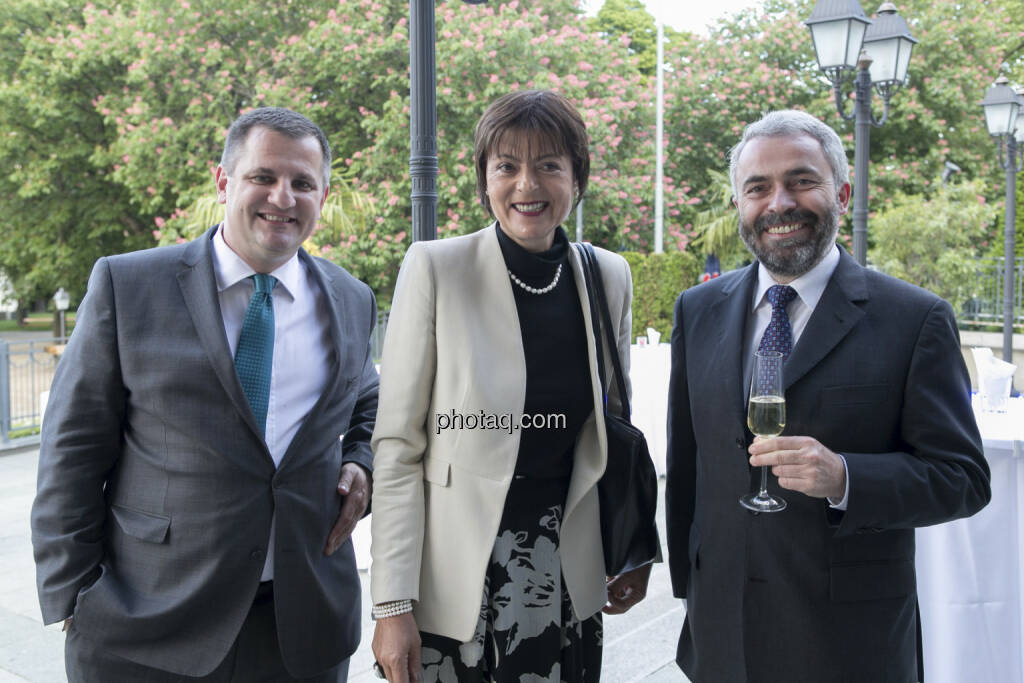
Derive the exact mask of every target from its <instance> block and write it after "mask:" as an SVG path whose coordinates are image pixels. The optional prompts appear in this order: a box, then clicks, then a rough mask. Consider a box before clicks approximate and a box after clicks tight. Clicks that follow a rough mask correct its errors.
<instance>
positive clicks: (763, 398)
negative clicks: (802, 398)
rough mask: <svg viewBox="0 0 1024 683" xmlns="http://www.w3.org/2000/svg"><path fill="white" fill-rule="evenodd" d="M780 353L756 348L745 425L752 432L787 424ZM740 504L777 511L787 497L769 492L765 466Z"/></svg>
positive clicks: (765, 433)
mask: <svg viewBox="0 0 1024 683" xmlns="http://www.w3.org/2000/svg"><path fill="white" fill-rule="evenodd" d="M782 362H783V356H782V354H781V353H779V352H778V351H758V352H757V353H756V354H755V355H754V371H753V372H752V373H751V375H750V402H749V403H748V404H747V427H749V428H750V431H751V432H752V433H753V434H754V436H760V437H764V438H768V437H773V436H778V435H779V434H781V433H782V430H783V428H785V426H786V398H785V396H784V395H783V391H782V387H783V384H782ZM740 505H742V506H743V507H745V508H747V509H748V510H753V511H755V512H778V511H779V510H784V509H786V501H784V500H783V499H782V498H779V497H778V496H773V495H771V494H769V493H768V467H762V468H761V489H760V490H759V491H758V492H757V493H748V494H747V495H745V496H743V497H742V498H740Z"/></svg>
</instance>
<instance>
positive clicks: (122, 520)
mask: <svg viewBox="0 0 1024 683" xmlns="http://www.w3.org/2000/svg"><path fill="white" fill-rule="evenodd" d="M110 512H111V514H112V515H113V517H114V521H116V522H117V525H118V526H119V527H121V531H123V532H125V533H126V534H128V535H129V536H132V537H134V538H137V539H139V540H140V541H146V542H147V543H163V542H164V540H165V539H166V538H167V530H168V528H170V526H171V518H170V517H163V516H161V515H154V514H152V513H150V512H143V511H142V510H134V509H132V508H127V507H124V506H123V505H117V504H116V503H115V504H114V505H111V506H110Z"/></svg>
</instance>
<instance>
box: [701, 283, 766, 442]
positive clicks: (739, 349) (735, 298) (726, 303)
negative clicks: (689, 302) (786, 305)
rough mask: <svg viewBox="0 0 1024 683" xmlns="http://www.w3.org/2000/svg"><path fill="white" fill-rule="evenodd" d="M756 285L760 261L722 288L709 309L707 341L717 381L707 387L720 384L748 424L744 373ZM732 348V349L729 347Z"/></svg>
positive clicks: (729, 405)
mask: <svg viewBox="0 0 1024 683" xmlns="http://www.w3.org/2000/svg"><path fill="white" fill-rule="evenodd" d="M756 284H757V263H754V264H753V265H750V266H748V267H747V268H746V270H745V271H744V272H743V273H742V275H740V277H738V278H736V279H735V280H734V281H733V282H731V283H729V284H727V285H726V286H725V287H723V288H722V291H721V298H719V300H718V301H716V302H715V303H714V304H713V305H712V308H711V311H710V316H711V317H710V319H709V324H708V340H709V341H710V342H711V357H712V363H711V367H712V368H713V369H712V371H711V372H712V373H713V376H714V377H716V378H717V380H716V381H715V382H714V383H712V384H708V385H706V386H721V387H722V388H723V389H722V390H723V391H724V395H725V400H726V406H727V407H728V408H729V410H731V411H735V412H736V413H737V414H738V415H740V417H741V420H742V421H743V422H744V423H746V414H747V405H746V404H747V392H748V391H749V389H750V387H749V386H748V384H749V382H748V380H747V378H746V377H744V376H743V367H744V358H743V354H744V353H746V342H745V340H746V338H747V336H746V330H747V321H748V320H749V319H750V300H751V297H753V295H754V286H755V285H756ZM728 349H731V350H728Z"/></svg>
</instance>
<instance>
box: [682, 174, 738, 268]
mask: <svg viewBox="0 0 1024 683" xmlns="http://www.w3.org/2000/svg"><path fill="white" fill-rule="evenodd" d="M708 177H709V178H710V181H711V188H712V189H711V192H710V193H709V198H708V201H707V202H704V203H703V204H701V206H704V207H706V208H704V209H703V210H702V211H701V212H700V213H698V214H697V217H696V219H694V221H693V228H694V231H695V232H696V234H697V237H696V238H695V239H694V240H693V249H694V250H696V251H697V252H698V253H701V254H715V255H716V256H718V260H719V262H720V263H721V264H722V269H723V270H732V269H733V268H738V267H739V266H740V265H741V264H743V263H745V262H748V261H749V260H750V252H749V251H747V247H746V245H745V244H743V240H742V239H740V233H739V225H738V223H737V221H738V216H737V213H736V207H735V206H733V203H732V184H731V183H730V182H729V172H728V171H718V170H711V171H708Z"/></svg>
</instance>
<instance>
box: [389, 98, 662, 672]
mask: <svg viewBox="0 0 1024 683" xmlns="http://www.w3.org/2000/svg"><path fill="white" fill-rule="evenodd" d="M531 107H532V109H531ZM537 108H540V109H541V112H540V118H541V126H540V127H539V128H538V126H537V125H536V124H535V123H531V122H529V121H532V120H531V119H529V118H528V117H527V121H528V122H527V123H524V116H527V114H529V113H530V112H532V111H533V110H536V109H537ZM524 110H525V111H526V112H527V114H524ZM544 115H547V117H548V119H547V120H550V119H555V120H556V121H559V122H564V121H566V120H568V123H567V124H565V125H563V126H562V127H565V126H568V128H569V131H568V139H566V135H567V134H566V131H565V130H555V131H551V130H547V129H545V127H544V123H545V119H544ZM534 118H537V115H536V113H534ZM509 120H511V123H509ZM524 129H525V130H524ZM575 131H578V132H579V133H582V143H583V144H582V146H581V145H580V144H578V143H579V140H573V133H574V132H575ZM575 137H579V134H578V133H577V134H576V136H575ZM509 145H511V147H509ZM553 147H554V149H552V148H553ZM559 147H561V149H559ZM580 149H582V150H583V151H582V152H581V153H580V154H582V155H585V154H586V137H585V132H584V129H583V124H582V120H580V119H579V116H578V114H577V113H576V111H575V109H573V108H572V106H571V105H569V104H568V102H566V101H565V100H564V99H563V98H561V97H560V96H558V95H555V94H553V93H549V92H525V93H524V92H520V93H514V94H512V95H509V96H505V97H504V98H501V99H500V100H498V101H497V102H495V103H494V104H493V105H491V107H490V108H489V109H488V112H487V113H485V114H484V117H483V118H482V119H481V121H480V123H479V124H478V127H477V163H478V174H480V175H481V176H483V177H484V178H485V180H484V182H483V184H482V189H481V199H482V200H483V201H484V204H485V206H486V207H487V208H488V209H489V210H490V211H491V212H492V215H495V217H496V218H497V219H498V222H496V223H495V224H492V225H491V226H489V227H487V228H485V229H483V230H481V231H479V232H476V233H473V234H470V235H465V236H461V237H455V238H451V239H445V240H439V241H433V242H417V243H415V244H413V245H412V246H411V247H410V248H409V250H408V253H407V254H406V257H405V261H404V263H403V264H402V268H401V271H400V273H399V276H398V282H397V284H396V288H395V296H394V300H393V303H392V308H391V313H390V317H389V321H388V330H387V335H386V338H385V342H384V353H383V358H382V362H381V377H380V401H379V409H378V414H377V423H376V428H375V431H374V435H373V440H372V446H373V451H374V488H373V505H372V509H373V515H372V556H373V565H372V569H371V592H372V596H373V601H374V605H375V607H374V616H375V618H376V619H377V632H376V634H375V636H374V652H375V655H376V657H377V661H378V662H379V665H380V667H381V668H382V669H383V671H384V672H385V673H386V674H387V677H388V679H389V680H391V681H404V680H418V674H419V672H420V671H421V666H422V671H423V673H424V674H425V675H426V680H439V681H446V680H459V681H461V680H466V679H468V678H470V674H469V673H467V671H464V670H462V669H460V668H459V667H461V666H464V665H467V664H470V665H474V666H475V667H476V668H475V669H474V668H472V667H471V669H472V671H473V672H474V673H473V674H472V677H473V679H474V680H481V681H492V680H493V681H499V680H506V679H507V680H516V681H518V680H519V674H521V673H527V671H525V670H521V669H522V667H523V666H524V665H523V664H522V663H521V660H520V663H518V664H516V663H511V662H515V661H516V660H515V659H514V658H512V657H511V655H510V656H508V657H506V658H504V659H503V660H499V661H497V662H495V661H492V660H489V661H487V662H483V661H481V662H476V661H475V660H474V661H470V660H472V659H473V658H472V656H470V655H469V654H467V650H465V649H463V650H461V653H462V654H461V656H459V657H457V656H455V655H454V654H452V656H451V657H449V658H448V660H456V661H454V662H453V661H446V660H445V658H444V648H443V647H441V646H439V645H436V644H435V643H434V640H435V639H434V638H433V636H440V637H441V639H442V640H443V639H450V640H451V641H452V642H454V643H455V644H456V645H457V644H470V643H472V642H474V641H475V642H476V643H477V645H478V646H481V647H477V649H476V651H477V654H480V652H481V651H482V649H485V650H488V651H490V650H492V649H497V648H495V647H494V646H493V643H491V645H492V647H490V648H487V647H482V646H483V645H484V640H485V639H487V638H492V637H500V636H493V633H492V631H494V632H496V631H498V630H500V629H501V628H504V627H507V626H508V624H505V625H504V626H502V625H501V624H497V623H493V622H496V621H501V618H500V616H499V617H498V618H496V617H495V614H494V612H493V610H490V609H489V608H488V606H487V604H486V603H485V604H484V605H483V606H482V604H481V596H482V595H485V598H486V594H485V583H489V582H490V583H493V579H488V578H487V577H488V573H489V571H490V570H489V562H493V558H492V551H494V549H495V547H496V538H497V537H498V534H499V524H500V523H501V522H502V519H503V512H504V511H505V509H506V503H508V502H510V501H508V500H507V498H508V496H509V491H510V487H512V485H513V482H514V481H515V480H516V479H522V478H523V477H520V476H519V475H517V474H516V473H517V459H519V458H520V457H521V456H520V439H521V437H522V435H523V430H521V429H517V428H515V425H518V424H519V420H520V419H521V416H522V415H523V410H524V403H526V402H527V387H528V383H527V366H528V363H527V358H526V351H525V350H524V337H523V334H524V331H523V330H522V329H521V328H520V320H521V316H520V313H519V311H518V310H517V299H516V296H519V297H520V298H521V301H520V304H519V305H523V302H524V301H525V302H527V303H530V304H532V302H534V301H541V299H540V298H539V297H538V298H531V297H533V295H546V294H547V293H548V292H549V291H551V290H552V289H553V288H555V287H556V286H557V284H558V282H559V281H560V278H564V279H565V280H564V282H563V287H568V288H570V289H569V290H568V291H569V292H571V293H568V294H567V293H566V292H565V290H563V294H562V296H563V297H565V296H568V297H570V299H571V301H573V302H575V303H576V305H578V306H579V312H580V313H581V314H582V322H583V325H582V327H580V335H581V336H582V334H583V331H585V345H584V344H583V343H581V344H580V346H579V348H566V349H564V350H562V353H563V354H565V357H566V359H568V358H569V357H570V356H574V357H575V358H577V359H580V366H579V367H581V368H583V367H589V378H586V377H585V376H584V379H588V380H589V381H587V385H588V386H587V389H586V391H587V393H586V394H584V396H586V399H585V401H586V403H585V405H584V407H585V408H586V411H585V412H584V413H581V415H586V417H585V418H581V422H582V426H581V427H580V428H579V431H578V432H577V434H576V435H575V446H574V447H573V446H572V442H571V441H570V449H571V474H569V475H568V484H567V488H566V491H567V493H566V494H565V499H564V503H563V507H562V509H561V512H560V529H559V530H557V531H556V537H557V546H558V547H557V551H556V552H557V557H558V558H560V573H561V580H562V586H561V591H560V593H562V594H566V593H567V595H568V599H567V600H566V604H569V603H571V612H572V614H571V615H569V617H568V621H570V622H573V627H574V628H576V627H577V626H578V624H576V622H575V621H574V619H575V620H578V621H579V622H583V621H584V620H587V619H590V618H592V617H594V615H597V614H599V613H600V612H601V610H602V609H605V610H606V611H608V612H611V613H617V612H621V611H625V610H626V609H628V608H629V607H631V606H632V605H633V604H635V602H638V601H639V600H640V599H642V598H643V596H644V592H645V590H646V584H647V578H648V574H649V571H650V567H649V566H648V567H644V568H641V569H639V570H635V571H634V572H632V573H630V574H626V575H623V576H622V577H618V578H615V579H613V580H612V582H611V583H608V580H609V579H610V578H611V577H605V575H604V560H603V555H602V546H601V534H600V529H599V523H598V496H597V482H598V480H599V479H600V477H601V475H602V473H603V471H604V466H605V460H606V443H605V428H604V419H603V409H602V400H603V394H604V392H605V391H608V402H609V410H618V407H619V397H618V395H617V394H616V392H615V389H614V386H613V387H611V388H608V387H605V388H603V389H602V387H600V386H599V381H598V370H597V360H596V351H595V345H594V336H593V327H592V321H591V316H590V306H589V301H588V296H587V289H586V285H585V283H584V278H583V271H582V266H581V264H580V260H579V257H578V254H577V252H576V250H575V249H572V248H568V247H569V246H570V245H568V243H567V240H566V238H565V234H564V231H562V229H561V227H559V224H560V223H561V222H562V221H563V220H564V219H565V216H566V214H567V213H568V211H569V209H571V205H572V202H573V200H574V197H572V196H571V195H569V196H565V197H563V196H562V195H563V194H567V191H568V192H574V193H581V192H582V190H583V189H585V187H586V173H587V170H588V168H589V159H586V160H585V161H586V163H580V160H579V159H577V158H575V157H574V154H573V151H574V150H577V151H578V150H580ZM558 152H561V154H558ZM506 158H507V162H506V161H502V160H504V159H506ZM552 158H554V159H555V160H554V161H552ZM498 166H500V168H498ZM567 180H570V181H571V183H567V182H566V181H567ZM563 204H564V207H563V206H562V205H563ZM544 214H550V217H549V218H547V220H545V218H544ZM548 223H551V225H548ZM499 231H500V232H499ZM513 242H515V244H513ZM538 245H539V246H538ZM559 245H561V246H562V252H561V253H562V254H563V257H562V258H563V262H562V263H563V265H565V266H566V267H565V268H564V270H565V271H566V272H564V273H563V265H559V266H558V270H557V271H556V272H555V275H554V281H553V282H551V283H550V284H549V285H547V287H546V288H544V287H535V288H532V290H531V286H530V285H527V284H525V283H524V282H523V281H521V280H520V281H518V282H517V277H516V274H515V273H514V272H513V271H512V267H511V266H510V262H509V258H510V255H511V254H512V252H511V251H510V250H515V252H516V258H522V257H524V255H525V257H527V258H528V257H529V254H528V253H527V252H530V251H541V250H542V249H544V248H545V247H546V248H547V250H548V251H547V252H545V253H549V252H552V251H558V247H559ZM520 247H525V250H524V249H521V248H520ZM531 247H537V249H532V248H531ZM503 250H504V253H503ZM566 251H567V260H564V259H565V258H566V256H565V252H566ZM595 251H596V252H597V256H598V262H599V265H600V268H601V272H602V276H603V278H604V282H605V288H606V296H607V298H608V306H609V309H610V313H611V317H612V320H613V324H614V325H615V329H614V330H613V333H614V336H615V338H616V339H617V349H614V350H613V349H608V348H607V345H605V347H606V348H605V349H604V352H605V356H606V357H605V366H606V367H607V368H610V367H611V359H610V357H609V356H608V353H610V352H614V351H617V352H618V353H619V360H620V362H621V363H622V367H623V368H624V371H626V372H628V367H629V342H630V301H631V296H632V286H631V278H630V273H629V267H628V265H627V264H626V262H625V260H624V259H623V258H622V257H620V256H618V255H616V254H612V253H610V252H607V251H605V250H603V249H596V250H595ZM552 268H554V267H553V266H552ZM549 277H550V275H548V276H545V281H546V279H547V278H549ZM536 284H538V285H539V284H541V283H539V282H538V283H536ZM517 287H521V288H522V289H523V290H525V291H526V292H527V293H526V294H523V293H522V292H516V291H515V288H517ZM563 300H564V299H563ZM572 313H573V314H575V311H573V312H572ZM542 333H543V332H542ZM580 341H581V342H582V341H583V340H582V339H580ZM584 354H585V358H586V363H585V365H584V364H583V361H582V359H581V356H582V355H584ZM609 374H610V373H609ZM584 375H585V371H584ZM626 381H627V388H628V375H627V377H626ZM577 412H579V411H577ZM570 436H571V435H570ZM559 502H560V503H561V502H562V501H559ZM541 512H542V511H538V513H537V516H539V515H540V513H541ZM556 524H557V523H556ZM520 540H521V539H520ZM528 564H529V559H526V560H523V561H520V562H519V563H518V565H517V566H519V567H520V568H521V567H522V566H524V565H528ZM527 583H529V581H527ZM490 588H491V590H495V588H494V586H490ZM549 588H550V586H545V587H544V589H543V590H547V589H549ZM524 590H532V589H528V588H527V589H524ZM543 590H541V592H542V593H543ZM534 597H536V596H534ZM519 598H522V596H518V598H517V597H513V598H512V601H513V602H515V601H516V600H517V599H519ZM520 601H521V600H520ZM527 602H529V600H527ZM410 609H411V612H409V611H408V610H410ZM489 612H490V616H488V613H489ZM488 620H490V621H488ZM484 622H487V623H486V626H485V624H484ZM563 628H565V624H563ZM513 630H515V629H513ZM518 630H519V633H520V635H519V636H514V637H513V638H512V640H511V641H501V642H502V643H503V645H502V647H503V653H504V654H506V655H509V653H510V652H511V650H513V649H516V648H519V650H520V652H521V653H522V652H529V651H530V648H528V647H525V646H524V647H519V646H521V645H522V644H523V643H522V639H523V636H522V632H523V631H524V630H525V629H524V628H523V626H522V625H520V626H519V629H518ZM577 630H578V629H577ZM599 630H600V629H599V622H598V633H597V635H596V638H597V643H596V647H597V648H598V649H597V654H598V658H597V661H598V664H597V670H596V671H595V670H593V667H591V670H590V671H589V672H588V673H587V674H586V675H585V676H584V675H583V674H582V673H581V672H580V671H577V672H576V673H567V672H566V671H565V670H564V669H565V666H564V664H563V666H562V667H561V673H558V671H559V669H560V667H558V666H555V665H554V663H553V662H550V661H548V662H545V663H544V664H543V668H542V670H541V671H540V674H539V675H542V676H548V678H541V679H540V680H555V681H558V680H581V681H582V680H587V681H590V680H597V677H598V676H599V661H600V658H599V654H600V649H599V648H600V636H599ZM420 633H422V634H424V638H425V639H426V638H428V635H427V634H431V635H430V636H429V637H430V638H431V647H430V649H429V655H428V648H427V647H426V645H427V642H426V640H425V641H424V648H423V661H422V665H421V662H420V642H419V640H420V638H419V636H420ZM439 642H440V641H439ZM555 647H557V644H556V645H555ZM481 648H482V649H481ZM453 652H454V651H453ZM480 656H481V657H482V656H483V655H480ZM488 656H489V655H488ZM459 659H461V660H462V661H461V662H460V661H458V660H459ZM541 659H543V656H541ZM548 665H551V668H550V671H549V668H548ZM529 666H533V665H532V664H531V665H529ZM452 667H455V668H452ZM502 667H504V668H505V669H506V670H505V671H502ZM509 668H512V669H515V670H511V671H509V670H507V669H509ZM530 673H534V672H533V671H530Z"/></svg>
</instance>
